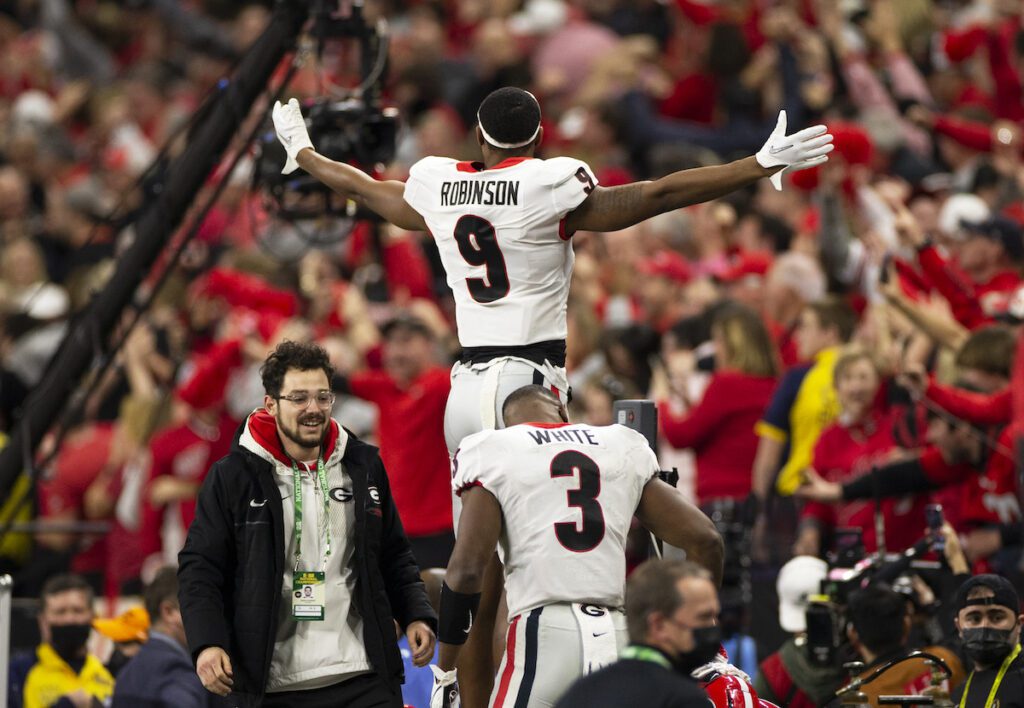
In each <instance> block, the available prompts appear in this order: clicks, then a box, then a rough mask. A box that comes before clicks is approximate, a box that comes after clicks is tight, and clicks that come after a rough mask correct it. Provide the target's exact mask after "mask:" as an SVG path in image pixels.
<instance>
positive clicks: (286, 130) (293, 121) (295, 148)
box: [271, 98, 313, 175]
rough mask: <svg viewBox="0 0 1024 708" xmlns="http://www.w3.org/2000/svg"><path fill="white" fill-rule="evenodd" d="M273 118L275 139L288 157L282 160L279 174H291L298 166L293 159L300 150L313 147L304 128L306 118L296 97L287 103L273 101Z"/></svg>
mask: <svg viewBox="0 0 1024 708" xmlns="http://www.w3.org/2000/svg"><path fill="white" fill-rule="evenodd" d="M271 117H272V118H273V119H274V132H275V133H277V139H278V140H280V141H281V144H282V145H283V146H284V150H285V152H286V153H288V159H287V160H285V162H284V168H283V169H282V170H281V174H285V175H287V174H291V173H292V172H294V171H295V170H297V169H298V168H299V163H298V162H296V161H295V158H296V156H297V155H298V154H299V152H300V151H301V150H304V149H306V148H312V147H313V141H311V140H310V139H309V131H307V130H306V120H305V119H304V118H303V117H302V109H301V108H300V107H299V102H298V100H296V99H294V98H293V99H291V100H290V101H288V103H281V102H280V101H275V102H274V110H273V111H272V112H271Z"/></svg>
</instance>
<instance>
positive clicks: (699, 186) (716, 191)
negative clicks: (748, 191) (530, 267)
mask: <svg viewBox="0 0 1024 708" xmlns="http://www.w3.org/2000/svg"><path fill="white" fill-rule="evenodd" d="M778 170H779V168H778V167H773V168H764V167H761V165H759V164H758V163H757V160H755V159H754V158H753V157H747V158H744V159H742V160H737V161H735V162H730V163H728V164H726V165H715V166H713V167H697V168H694V169H692V170H682V171H680V172H674V173H672V174H670V175H668V176H666V177H662V178H661V179H657V180H654V181H650V182H634V183H632V184H624V185H622V186H620V187H597V188H596V189H594V191H593V193H591V195H590V196H589V197H587V198H586V200H584V202H583V203H582V204H580V205H579V206H578V207H576V209H574V210H573V211H572V212H571V213H570V214H569V215H568V216H567V217H566V231H567V232H569V233H572V232H575V231H581V230H582V231H618V230H620V229H625V228H627V227H629V226H632V225H633V224H638V223H640V222H641V221H644V220H646V219H650V218H651V217H652V216H657V215H658V214H663V213H665V212H667V211H673V210H675V209H681V208H682V207H685V206H690V205H691V204H700V203H701V202H706V201H710V200H712V199H718V198H719V197H722V196H725V195H726V194H729V193H730V192H734V191H736V190H737V189H740V188H742V187H746V186H747V185H748V184H751V183H753V182H756V181H757V180H759V179H761V178H762V177H767V176H769V175H771V174H772V173H774V172H777V171H778Z"/></svg>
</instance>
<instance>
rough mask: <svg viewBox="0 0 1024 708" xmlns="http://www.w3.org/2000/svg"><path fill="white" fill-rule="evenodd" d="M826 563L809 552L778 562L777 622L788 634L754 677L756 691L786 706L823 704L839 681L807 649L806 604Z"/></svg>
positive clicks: (808, 707)
mask: <svg viewBox="0 0 1024 708" xmlns="http://www.w3.org/2000/svg"><path fill="white" fill-rule="evenodd" d="M827 572H828V564H827V563H826V562H825V561H823V560H821V559H820V558H814V557H813V556H797V557H796V558H793V559H792V560H790V561H789V562H788V563H786V565H784V566H782V570H780V571H779V578H778V580H777V581H776V587H777V589H778V593H779V624H780V625H781V626H782V628H783V629H784V630H786V631H787V632H789V633H790V634H791V635H792V636H791V637H790V638H789V639H788V640H786V642H785V643H784V644H783V645H782V646H781V647H780V648H779V650H778V651H777V652H775V653H774V654H771V655H770V656H769V657H768V658H766V659H765V660H764V661H763V662H761V666H760V672H759V673H758V674H757V676H756V677H755V678H754V689H755V690H756V691H757V695H759V696H762V697H763V698H764V699H765V700H769V701H773V702H775V703H778V704H779V705H780V706H789V708H815V706H820V705H824V704H825V703H827V702H828V700H829V699H830V698H831V697H832V693H833V691H835V690H836V689H837V688H839V686H840V685H842V683H843V674H842V672H841V671H840V670H839V668H838V667H837V666H835V665H833V664H825V665H817V664H815V663H814V662H813V661H812V660H811V657H810V654H809V652H808V651H807V607H808V604H809V598H810V596H811V595H815V594H817V593H818V591H819V589H820V587H821V581H822V580H824V579H825V576H826V574H827Z"/></svg>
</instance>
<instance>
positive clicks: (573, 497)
mask: <svg viewBox="0 0 1024 708" xmlns="http://www.w3.org/2000/svg"><path fill="white" fill-rule="evenodd" d="M577 475H578V476H579V482H580V485H579V487H577V488H576V489H570V490H569V491H567V492H566V493H565V496H566V499H567V501H568V503H569V506H574V507H576V508H578V509H579V510H580V512H581V513H582V515H583V524H582V525H579V524H577V523H575V522H567V521H561V522H559V523H556V524H555V536H557V537H558V542H559V543H561V544H562V545H563V546H565V547H566V548H567V549H569V550H570V551H573V552H575V553H586V552H587V551H592V550H594V549H595V548H597V546H598V544H600V543H601V541H602V540H603V539H604V510H603V509H601V502H599V501H598V500H597V495H598V494H600V493H601V470H600V469H599V468H598V466H597V463H596V462H594V461H593V460H592V459H590V458H589V457H587V456H586V455H584V454H583V453H582V452H577V451H575V450H566V451H565V452H560V453H558V454H557V455H555V458H554V459H553V460H551V478H552V479H556V478H558V477H574V476H577Z"/></svg>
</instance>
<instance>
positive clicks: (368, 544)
mask: <svg viewBox="0 0 1024 708" xmlns="http://www.w3.org/2000/svg"><path fill="white" fill-rule="evenodd" d="M244 425H245V424H244V423H243V426H242V427H240V428H239V432H238V434H236V436H235V442H234V444H233V447H232V451H231V453H230V454H229V455H227V456H226V457H224V458H222V459H220V460H218V461H217V462H216V463H215V464H214V465H213V467H212V468H211V469H210V472H209V474H208V475H207V477H206V479H205V481H204V482H203V486H202V488H201V489H200V491H199V499H198V502H197V505H196V516H195V520H194V521H193V522H192V525H191V526H190V527H189V531H188V538H187V539H186V541H185V546H184V548H183V549H182V550H181V553H180V554H179V555H178V565H179V568H178V598H179V602H180V605H181V616H182V620H183V622H184V625H185V634H186V635H187V637H188V643H189V650H190V651H191V653H192V661H193V662H195V661H196V660H197V658H198V657H199V654H200V652H201V651H202V650H203V649H205V648H207V647H211V646H219V647H223V648H224V649H226V650H227V652H228V655H229V656H230V657H231V665H232V670H233V672H234V685H233V691H232V699H234V700H236V701H242V702H243V703H242V704H243V705H250V704H253V705H254V704H257V703H258V702H259V700H260V699H261V698H262V696H263V694H264V689H265V687H266V682H267V675H268V672H269V669H270V661H271V656H272V652H273V649H274V638H275V636H276V634H277V617H278V608H279V605H280V603H281V582H282V578H283V577H284V571H285V567H284V565H285V558H284V527H283V520H282V518H283V517H282V515H283V509H282V501H281V494H280V492H279V491H278V487H277V486H276V484H275V482H274V479H273V477H272V476H271V475H272V469H271V465H270V463H269V462H267V461H265V460H263V459H261V458H259V457H258V456H257V455H255V454H254V453H252V452H250V451H249V450H246V449H245V448H243V447H241V446H240V445H239V441H238V438H239V436H240V435H241V432H242V430H243V429H244ZM342 464H344V466H345V470H346V472H347V473H348V474H349V475H350V477H351V480H352V486H353V490H352V491H353V502H354V504H355V508H356V509H362V510H363V512H364V513H361V514H357V515H356V521H355V530H354V537H353V538H351V539H349V542H350V543H353V544H355V549H354V555H353V561H352V562H353V563H354V565H355V571H356V578H357V579H356V592H355V597H353V604H354V606H355V607H356V609H357V610H358V612H359V614H360V616H361V617H362V618H363V644H364V646H365V648H366V653H367V655H368V657H369V659H370V662H371V663H372V664H373V667H374V670H375V671H376V672H377V674H378V675H379V676H380V677H381V678H382V679H383V680H384V681H385V682H386V683H388V684H390V685H391V686H392V687H393V688H394V690H395V691H398V690H399V687H400V684H401V683H402V681H403V680H404V671H403V664H402V657H401V655H400V653H399V650H398V644H397V641H396V637H395V627H394V624H393V619H394V620H397V621H398V623H399V625H401V627H402V628H403V629H404V628H405V627H406V626H408V625H409V623H411V622H414V621H416V620H423V621H425V622H427V623H428V624H429V625H430V626H431V627H432V628H433V629H435V631H436V626H437V616H436V615H435V614H434V611H433V609H432V608H431V606H430V603H429V601H428V599H427V593H426V589H425V588H424V585H423V582H422V581H421V580H420V576H419V568H418V567H417V565H416V561H415V560H414V558H413V555H412V552H411V551H410V549H409V541H408V539H407V538H406V536H405V532H404V531H403V529H402V522H401V521H400V520H399V518H398V513H397V511H396V510H395V504H394V501H393V500H392V497H391V488H390V486H389V484H388V478H387V474H386V473H385V471H384V464H383V463H382V462H381V459H380V455H379V454H378V451H377V448H376V447H374V446H372V445H368V444H366V443H364V442H362V441H360V440H358V439H357V438H356V437H355V436H354V435H352V434H351V433H349V438H348V444H347V445H346V448H345V451H344V456H343V457H342ZM373 488H375V489H374V490H373V493H372V494H371V493H370V490H371V489H373ZM256 499H260V500H267V503H266V504H265V505H261V506H253V505H251V504H250V502H251V501H253V500H256ZM268 510H269V512H270V513H269V517H270V518H269V520H268V519H267V516H266V514H265V512H266V511H268Z"/></svg>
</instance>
